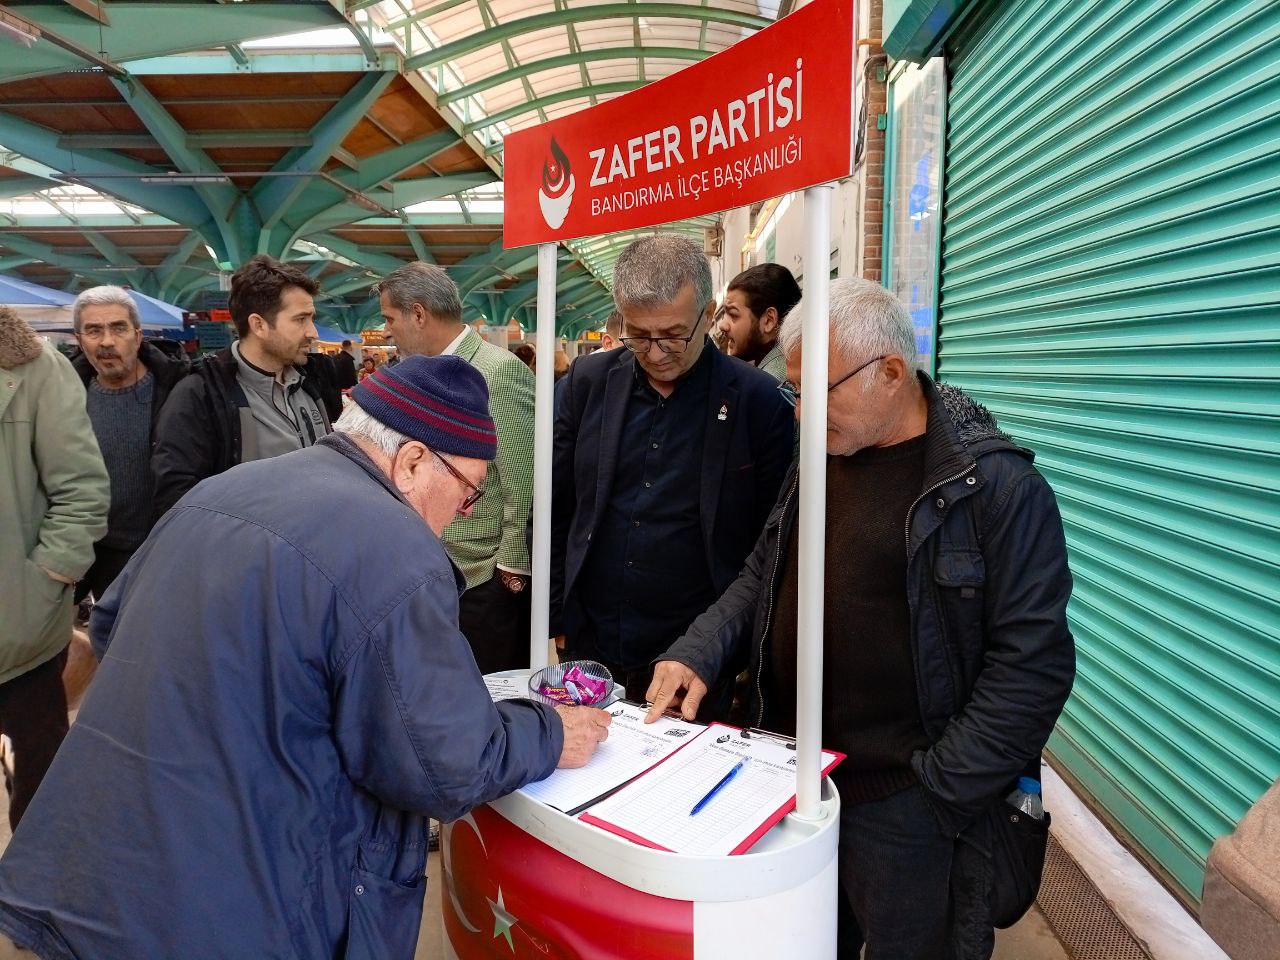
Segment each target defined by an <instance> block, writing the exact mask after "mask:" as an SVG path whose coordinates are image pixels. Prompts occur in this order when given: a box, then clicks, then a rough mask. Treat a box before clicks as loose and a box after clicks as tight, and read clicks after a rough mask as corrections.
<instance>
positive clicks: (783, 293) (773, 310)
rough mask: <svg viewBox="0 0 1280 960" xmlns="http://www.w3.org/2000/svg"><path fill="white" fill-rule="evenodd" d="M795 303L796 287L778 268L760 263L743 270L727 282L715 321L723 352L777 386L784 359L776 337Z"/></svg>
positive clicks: (783, 374) (784, 375) (782, 374)
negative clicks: (755, 369) (754, 367)
mask: <svg viewBox="0 0 1280 960" xmlns="http://www.w3.org/2000/svg"><path fill="white" fill-rule="evenodd" d="M799 301H800V286H799V284H797V283H796V278H795V277H793V276H792V275H791V271H790V270H788V269H787V268H786V267H784V266H782V265H781V264H778V263H760V264H757V265H756V266H754V267H748V268H747V269H746V270H743V271H742V272H741V273H740V274H738V275H737V276H736V277H734V278H733V280H732V281H730V283H729V288H728V290H727V291H726V293H725V295H724V305H723V307H722V308H721V313H720V314H719V315H718V316H717V319H716V325H717V326H718V327H719V328H720V331H721V333H723V334H724V347H725V352H726V353H728V354H729V355H730V356H732V357H737V358H738V359H740V360H745V361H747V363H753V364H755V365H756V366H757V367H759V368H760V369H761V370H763V371H764V372H765V373H767V374H769V376H771V377H773V379H774V380H775V381H776V382H778V383H781V382H782V381H784V380H785V379H786V378H787V359H786V357H784V356H783V355H782V348H781V347H780V346H779V345H778V336H779V334H780V333H781V332H782V323H783V321H784V320H786V318H787V314H789V313H790V312H791V311H792V309H793V308H794V307H795V305H796V304H797V303H799ZM797 318H798V315H797Z"/></svg>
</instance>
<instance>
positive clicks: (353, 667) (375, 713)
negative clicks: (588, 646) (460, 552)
mask: <svg viewBox="0 0 1280 960" xmlns="http://www.w3.org/2000/svg"><path fill="white" fill-rule="evenodd" d="M456 609H457V599H456V594H455V584H454V581H453V580H452V578H444V577H442V578H438V579H434V580H430V581H428V582H426V583H424V584H422V585H421V586H420V587H418V589H417V590H415V591H414V592H413V593H411V594H410V595H409V596H408V597H407V598H406V599H405V600H403V601H402V602H401V603H400V604H398V605H397V606H396V607H395V608H394V609H393V610H392V611H391V613H390V614H388V615H387V616H386V617H385V618H384V619H383V620H382V621H380V622H379V623H378V624H376V625H375V627H374V628H373V629H372V630H371V631H370V632H369V634H368V635H367V636H366V637H364V638H363V639H362V640H361V641H360V642H358V643H357V644H356V646H355V649H354V651H353V652H351V653H349V654H346V655H345V656H346V659H345V661H344V662H341V663H339V664H338V665H337V667H338V672H337V675H336V677H335V680H334V683H335V690H334V729H335V739H336V740H337V744H338V751H339V753H340V754H341V756H342V761H343V764H344V766H345V768H346V771H347V775H348V776H349V777H350V778H351V780H352V781H353V782H355V783H357V784H359V785H360V786H361V787H363V788H364V789H366V790H368V791H369V792H370V793H372V794H373V795H374V796H376V797H378V798H379V799H380V800H382V801H383V802H384V803H386V804H388V805H390V806H394V807H397V808H399V809H401V810H407V811H411V812H414V813H421V814H424V815H426V816H432V817H435V818H437V819H440V820H456V819H457V818H458V817H460V816H462V815H463V814H465V813H466V812H467V811H468V810H470V809H472V808H473V807H475V806H477V805H479V804H481V803H485V802H487V801H489V800H494V799H496V798H498V797H500V796H503V795H505V794H508V793H510V792H511V791H513V790H516V789H518V788H519V787H521V786H523V785H524V784H526V783H528V782H530V781H533V780H541V779H542V778H543V777H546V776H547V775H548V774H550V773H551V771H552V770H554V769H555V766H556V763H557V762H558V761H559V758H560V751H561V747H562V746H563V742H564V729H563V727H562V726H561V724H560V718H559V716H558V715H557V714H556V713H555V711H554V710H553V709H552V708H550V707H547V706H544V705H542V704H535V703H531V702H529V701H524V700H512V701H506V702H503V703H500V704H496V705H495V704H494V703H493V702H492V701H491V700H490V698H489V694H488V692H487V691H486V689H485V686H484V682H483V680H481V677H480V671H479V670H478V669H477V667H476V663H475V658H474V657H473V656H472V654H471V648H470V647H469V646H468V645H467V641H466V639H465V638H464V637H463V636H462V634H461V633H460V632H459V631H458V625H457V617H456Z"/></svg>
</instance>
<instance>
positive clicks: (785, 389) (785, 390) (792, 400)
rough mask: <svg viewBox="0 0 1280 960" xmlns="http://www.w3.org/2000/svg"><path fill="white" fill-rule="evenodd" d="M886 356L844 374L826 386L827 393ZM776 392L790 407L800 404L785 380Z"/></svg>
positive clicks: (796, 392) (885, 355)
mask: <svg viewBox="0 0 1280 960" xmlns="http://www.w3.org/2000/svg"><path fill="white" fill-rule="evenodd" d="M888 356H889V355H888V354H887V353H882V354H881V355H880V356H878V357H872V358H871V359H870V360H868V361H867V362H866V363H864V364H863V365H862V366H860V367H858V368H857V369H856V370H851V371H849V372H848V373H846V374H845V375H844V376H843V377H841V378H840V379H839V380H837V381H835V383H829V384H827V393H830V392H831V391H832V390H834V389H835V388H836V387H838V386H840V384H842V383H844V382H845V381H846V380H852V379H853V378H854V377H856V376H857V375H858V374H860V373H861V372H862V371H863V370H865V369H867V367H869V366H871V365H872V364H873V363H879V362H880V361H881V360H884V359H886V358H887V357H888ZM778 392H779V393H780V394H782V399H784V400H786V401H787V403H789V404H791V406H792V407H795V406H796V405H797V404H798V403H799V402H800V391H799V390H797V389H796V388H795V387H794V386H792V385H791V384H790V383H789V382H787V381H786V380H784V381H782V383H780V384H778Z"/></svg>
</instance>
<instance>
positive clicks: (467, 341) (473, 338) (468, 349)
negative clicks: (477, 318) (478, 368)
mask: <svg viewBox="0 0 1280 960" xmlns="http://www.w3.org/2000/svg"><path fill="white" fill-rule="evenodd" d="M482 343H484V338H483V337H482V336H480V334H478V333H476V332H475V330H473V329H471V328H470V327H467V332H466V333H464V334H463V335H462V340H460V341H459V342H458V349H457V350H455V351H453V355H454V356H455V357H461V358H462V359H463V360H465V361H467V363H470V362H471V361H473V360H474V359H475V358H476V354H477V353H479V352H480V344H482Z"/></svg>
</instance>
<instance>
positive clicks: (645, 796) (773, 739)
mask: <svg viewBox="0 0 1280 960" xmlns="http://www.w3.org/2000/svg"><path fill="white" fill-rule="evenodd" d="M795 756H796V755H795V741H794V740H791V739H790V738H787V737H781V736H778V735H777V734H771V733H768V732H766V731H760V730H753V729H747V730H743V729H742V728H740V727H732V726H729V725H727V724H723V723H713V724H711V726H709V727H708V728H707V729H706V730H705V731H703V732H702V733H701V734H699V735H698V736H697V737H696V738H694V739H693V740H692V741H690V742H689V743H687V744H686V745H685V746H684V747H683V748H682V749H681V750H679V751H677V752H675V753H673V754H672V755H671V756H669V757H667V758H666V759H664V760H663V761H662V762H661V763H658V764H657V765H655V766H654V767H652V768H651V769H649V770H648V771H646V772H645V773H644V774H642V775H641V776H639V777H636V778H635V779H634V780H632V781H631V782H630V783H628V784H627V785H626V786H624V787H622V789H620V790H618V791H617V792H616V793H614V794H613V795H612V796H610V797H608V798H606V799H604V800H601V801H600V802H598V803H595V804H593V805H592V806H591V807H590V808H589V809H588V810H587V811H586V812H584V813H583V814H582V815H581V816H580V817H579V819H580V820H582V821H583V822H584V823H590V824H592V825H594V826H596V827H599V828H600V829H602V830H606V831H608V832H609V833H613V834H616V835H618V836H621V837H625V838H626V839H628V840H631V841H632V842H634V843H638V844H641V845H642V846H646V847H651V848H653V849H655V850H666V851H668V852H671V853H683V854H701V855H707V856H725V855H729V856H733V855H737V854H741V853H745V852H746V851H747V850H750V849H751V847H752V846H753V845H754V844H755V843H756V841H758V840H759V839H760V838H761V837H763V836H764V835H765V834H766V833H767V832H768V831H769V830H770V829H772V828H773V826H774V825H775V824H777V823H778V821H780V820H781V819H782V818H783V817H785V816H786V815H787V814H788V813H790V812H791V811H792V810H794V809H795V806H796V786H795V765H796V760H795ZM743 757H750V758H751V760H750V763H749V765H747V766H746V767H744V768H743V772H742V775H741V776H738V777H737V778H736V779H735V780H734V781H733V782H731V783H729V784H727V785H726V786H725V787H724V789H723V790H722V791H721V792H720V793H719V794H717V795H716V796H715V797H714V798H713V799H712V800H711V801H710V802H709V803H707V804H706V805H705V808H704V809H702V810H700V811H699V812H698V813H697V814H693V813H692V809H693V807H694V806H695V805H697V802H698V801H699V800H700V799H702V798H703V797H704V796H706V794H707V792H708V791H709V790H710V789H711V788H712V787H713V786H715V784H716V783H718V782H719V781H720V779H722V778H723V776H724V775H725V774H726V773H727V772H728V771H729V770H731V769H732V768H733V766H734V765H735V764H736V763H737V762H738V760H740V759H741V758H743ZM843 759H844V754H842V753H837V752H834V751H830V750H824V751H823V754H822V775H823V776H826V775H827V774H829V773H830V772H831V770H832V769H833V768H834V767H835V766H836V764H838V763H840V761H842V760H843Z"/></svg>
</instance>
